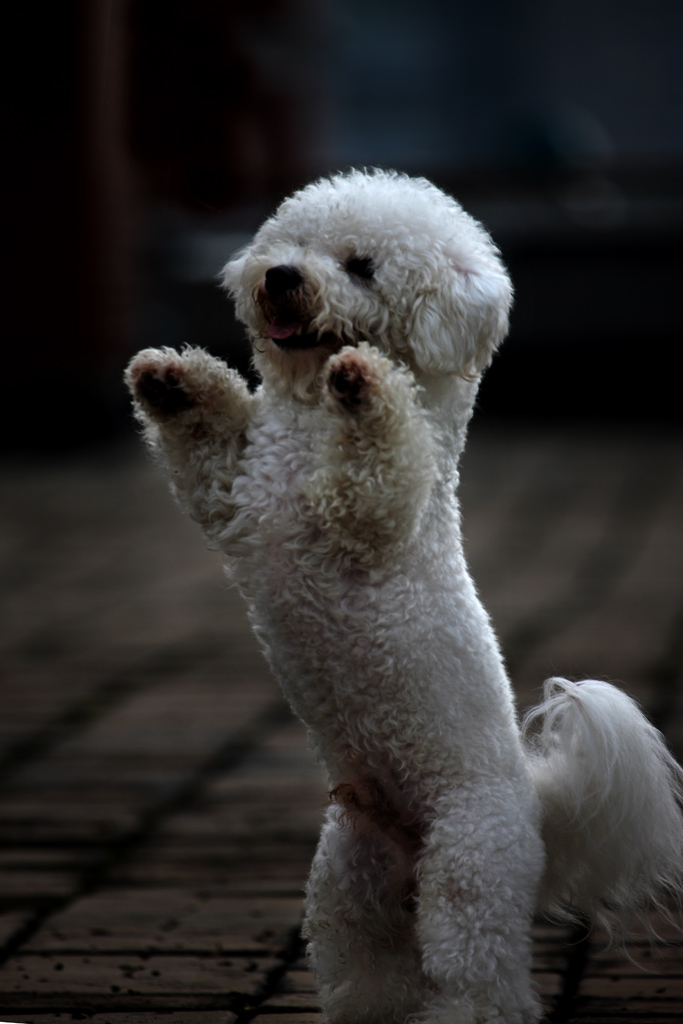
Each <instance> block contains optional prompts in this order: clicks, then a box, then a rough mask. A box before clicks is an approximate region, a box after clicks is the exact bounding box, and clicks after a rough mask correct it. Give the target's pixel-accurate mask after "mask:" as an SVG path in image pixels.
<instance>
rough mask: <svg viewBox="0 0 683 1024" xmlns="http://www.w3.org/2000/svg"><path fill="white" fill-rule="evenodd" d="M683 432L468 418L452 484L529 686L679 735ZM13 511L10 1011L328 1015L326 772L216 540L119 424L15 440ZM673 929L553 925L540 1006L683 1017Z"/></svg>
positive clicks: (682, 951)
mask: <svg viewBox="0 0 683 1024" xmlns="http://www.w3.org/2000/svg"><path fill="white" fill-rule="evenodd" d="M681 440H682V439H681V438H680V437H675V438H673V439H671V438H665V437H664V436H657V435H649V434H647V433H642V432H637V431H635V430H634V431H631V432H628V433H624V434H622V435H617V434H615V433H610V434H600V433H595V432H593V433H591V432H588V431H583V432H581V431H578V432H577V431H576V430H570V429H565V430H553V429H548V428H546V427H539V428H537V429H535V430H534V431H530V432H527V433H525V432H522V431H519V430H514V429H511V428H506V429H505V430H498V431H496V430H492V429H488V430H487V429H484V428H482V427H479V428H478V429H477V430H475V432H474V436H473V437H472V439H471V442H470V445H469V449H468V452H467V454H466V458H465V465H464V471H463V485H462V492H461V493H462V502H463V508H464V522H465V535H466V538H467V545H468V550H469V555H470V560H471V563H472V565H473V568H474V572H475V577H476V579H477V582H478V584H479V587H480V590H481V592H482V594H483V597H484V599H485V601H486V603H487V605H488V607H489V609H490V610H491V612H492V614H493V617H494V620H495V621H496V623H497V626H498V629H499V631H500V633H501V636H502V638H503V643H504V647H505V650H506V654H507V657H508V661H509V665H510V669H511V671H512V674H513V677H514V680H515V684H516V686H517V689H518V693H519V699H520V704H521V705H522V706H525V705H528V704H530V703H531V702H532V701H534V700H535V699H536V697H537V695H538V687H539V686H540V684H541V683H542V681H543V679H544V678H545V677H546V676H547V675H549V674H552V673H555V672H562V673H564V674H568V675H573V676H579V677H580V676H582V675H593V676H604V677H609V678H611V679H615V680H620V681H623V682H624V685H625V686H626V687H627V688H628V690H629V691H630V692H631V693H633V694H634V695H635V696H637V697H638V698H639V699H640V700H641V701H642V702H643V703H644V704H645V705H646V706H647V708H648V709H649V711H650V712H651V713H652V714H653V716H654V717H655V719H656V721H657V723H658V724H659V725H660V726H661V727H662V728H664V729H665V731H666V732H667V733H668V735H669V737H670V740H671V742H672V744H673V746H674V748H675V749H676V750H677V752H678V754H679V756H680V755H681V754H682V753H683V703H682V696H681V695H682V693H683V689H682V688H681V685H680V683H681V671H682V668H683V629H682V628H681V625H682V622H683V584H682V580H683V526H682V523H683V459H682V458H681V453H682V447H681ZM0 516H1V517H2V527H3V529H2V532H1V535H0V565H1V566H2V586H1V589H0V598H1V599H2V619H1V621H2V625H3V630H2V637H1V638H0V646H1V649H2V656H3V657H2V672H3V678H2V684H1V687H0V781H1V782H2V789H1V790H0V946H1V947H2V950H3V952H2V958H1V960H0V963H1V966H0V1020H2V1021H22V1022H26V1024H28V1022H36V1024H38V1022H40V1024H56V1022H57V1021H60V1022H62V1024H63V1022H64V1021H65V1020H67V1021H68V1020H72V1019H76V1020H79V1019H89V1020H92V1021H93V1022H95V1024H104V1022H105V1021H109V1022H111V1024H133V1022H135V1024H161V1022H164V1024H243V1022H247V1021H249V1020H252V1019H255V1020H256V1021H257V1024H304V1022H311V1024H318V1022H319V1012H318V1002H317V999H316V996H315V991H314V989H313V986H312V983H311V978H310V975H309V974H308V973H307V971H306V967H305V964H304V962H303V961H302V947H301V942H300V939H299V935H298V927H299V923H300V919H301V892H302V886H303V884H304V879H305V877H306V871H307V867H308V864H309V861H310V858H311V855H312V852H313V849H314V845H315V840H316V833H317V829H318V823H319V820H320V816H321V813H322V808H323V807H324V805H325V802H326V795H325V791H324V787H323V784H322V780H321V777H320V775H319V772H318V769H317V767H316V765H315V764H314V762H313V760H312V758H311V756H310V755H309V753H308V752H307V750H306V747H305V743H304V737H303V730H302V728H301V726H300V725H299V724H298V723H297V722H296V721H295V720H294V719H293V718H292V717H291V715H290V713H289V712H288V710H287V709H286V708H285V706H284V704H283V702H282V700H281V699H280V696H279V694H278V691H277V688H276V687H275V685H274V683H273V682H272V680H271V679H270V677H269V675H268V672H267V670H266V667H265V665H264V663H263V662H262V659H261V656H260V654H259V652H258V651H257V649H256V646H255V643H254V641H253V640H252V638H251V636H250V635H249V632H248V629H247V626H246V622H245V616H244V612H243V609H242V607H241V603H240V600H239V598H238V596H237V595H236V594H235V593H234V592H233V591H232V590H230V589H229V588H228V587H227V586H226V584H225V582H224V579H223V577H222V574H221V569H220V559H219V558H218V557H217V556H215V555H212V554H210V553H208V552H206V551H205V550H204V548H203V546H202V543H201V539H200V537H199V533H198V531H197V529H196V527H194V526H193V525H192V524H191V523H190V522H188V521H187V520H184V519H183V518H182V517H181V516H180V515H179V514H178V513H177V511H176V510H175V508H174V507H173V505H172V503H171V501H170V499H169V497H168V495H167V492H166V488H165V485H164V484H163V482H162V481H161V480H160V479H159V478H158V477H157V476H156V474H155V471H154V470H153V468H152V467H151V466H150V465H149V464H148V463H147V462H146V461H145V459H144V457H143V456H142V455H140V454H139V453H138V452H137V449H134V448H132V447H131V448H130V449H129V448H124V449H122V450H121V451H119V452H118V453H115V454H112V453H108V454H104V453H102V454H100V455H99V456H89V457H87V458H85V457H83V458H80V459H74V460H73V461H70V462H65V463H64V464H59V465H57V464H46V465H42V466H41V465H33V466H26V465H14V464H12V463H7V464H5V465H4V466H3V467H2V470H1V472H0ZM662 930H663V935H664V937H665V938H669V939H670V942H669V944H668V945H666V944H665V943H664V942H662V943H660V944H659V945H658V946H657V948H655V950H654V954H656V956H653V951H652V950H651V949H650V948H649V946H648V945H647V943H646V941H645V939H644V937H643V936H637V935H636V936H635V937H634V939H633V940H632V941H631V942H630V944H629V947H628V951H627V953H628V955H625V954H623V953H621V952H618V951H616V952H615V951H611V952H607V953H605V952H599V949H598V946H599V943H598V941H597V940H599V938H600V937H599V936H595V937H594V938H593V939H591V941H590V942H588V941H585V940H580V938H579V937H578V936H572V935H571V934H569V933H568V932H567V931H566V930H563V929H560V928H556V927H552V926H550V925H547V924H542V923H539V924H538V926H537V928H536V931H535V973H536V978H537V981H538V984H539V986H540V989H541V992H542V994H543V997H544V1000H545V1002H546V1006H547V1009H548V1012H549V1014H551V1015H552V1016H553V1018H554V1020H555V1021H556V1022H558V1024H560V1022H562V1021H569V1020H577V1021H583V1022H587V1021H600V1022H604V1024H607V1022H609V1021H616V1020H619V1021H655V1020H656V1021H674V1020H676V1021H680V1020H681V1019H683V947H682V945H681V941H680V937H678V936H677V935H676V933H675V932H674V931H672V930H671V929H668V930H667V928H666V926H665V925H664V927H663V929H662ZM629 955H630V956H632V957H633V959H634V960H636V961H638V962H640V963H641V964H643V965H644V967H645V968H646V969H645V970H644V969H642V968H641V967H639V966H638V965H637V964H636V963H634V962H633V961H632V960H631V959H629Z"/></svg>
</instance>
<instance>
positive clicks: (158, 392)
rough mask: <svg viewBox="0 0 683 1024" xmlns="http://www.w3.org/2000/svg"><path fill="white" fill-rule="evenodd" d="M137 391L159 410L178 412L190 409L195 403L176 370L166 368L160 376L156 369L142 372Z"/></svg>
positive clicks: (144, 399)
mask: <svg viewBox="0 0 683 1024" xmlns="http://www.w3.org/2000/svg"><path fill="white" fill-rule="evenodd" d="M136 391H137V392H138V395H139V396H140V398H141V399H143V401H145V402H146V403H147V404H148V405H150V406H152V408H154V409H158V410H159V412H164V413H169V414H173V413H178V412H182V411H183V410H184V409H189V408H190V406H191V405H192V404H193V403H192V399H191V398H190V397H189V395H188V394H187V392H186V391H184V390H183V388H182V385H181V380H180V377H179V375H178V374H177V373H176V372H175V371H174V370H166V371H165V373H164V374H163V376H159V374H158V372H155V371H154V370H148V371H146V372H145V373H142V374H141V375H140V378H139V380H138V382H137V387H136Z"/></svg>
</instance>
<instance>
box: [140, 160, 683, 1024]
mask: <svg viewBox="0 0 683 1024" xmlns="http://www.w3.org/2000/svg"><path fill="white" fill-rule="evenodd" d="M224 281H225V285H226V287H227V288H228V290H229V291H230V292H231V294H232V295H233V297H234V298H235V301H236V306H237V312H238V315H239V316H240V317H241V319H242V320H243V321H244V323H245V324H246V326H247V329H248V331H249V334H250V337H251V340H252V344H253V350H254V361H255V363H256V365H257V367H258V369H259V370H260V372H261V374H262V377H263V384H262V385H261V386H260V387H259V388H258V390H257V391H256V393H255V394H253V395H252V394H249V393H248V391H247V389H246V387H245V385H244V383H243V382H242V381H241V380H240V378H239V377H238V376H237V375H236V374H234V373H233V372H232V371H229V370H228V369H227V368H226V367H225V366H224V365H223V364H222V363H220V362H219V361H217V360H215V359H212V358H211V357H209V356H208V355H206V354H205V353H203V352H201V351H198V350H196V349H186V350H185V351H184V352H182V353H180V354H178V353H176V352H174V351H172V350H168V349H164V350H161V351H154V350H147V351H146V352H142V353H140V355H139V356H137V357H136V358H135V359H134V360H133V362H132V363H131V365H130V367H129V368H128V371H127V380H128V383H129V385H130V387H131V390H132V392H133V395H134V399H135V408H136V412H137V415H138V417H139V419H140V421H141V422H142V424H143V425H144V429H145V434H146V437H147V440H148V443H149V445H150V446H151V448H152V450H153V451H154V452H155V453H156V454H157V456H158V457H159V459H160V460H161V461H162V463H163V464H164V465H165V467H166V469H167V472H168V474H169V477H170V480H171V484H172V487H173V490H174V492H175V494H176V496H177V498H178V501H179V502H180V504H181V506H182V507H183V508H184V509H185V510H186V511H187V512H189V513H190V514H191V515H192V516H193V517H194V518H195V519H197V521H198V522H199V523H200V524H201V525H202V527H203V529H204V531H205V533H206V535H207V537H208V538H209V540H210V541H211V543H212V544H214V545H216V546H218V547H220V548H221V549H222V550H223V551H224V552H225V553H226V555H227V556H229V559H230V562H231V572H232V574H233V576H234V578H235V580H236V581H237V583H238V585H239V586H240V588H241V590H242V592H243V594H244V596H245V598H246V600H247V602H248V606H249V613H250V616H251V621H252V623H253V625H254V629H255V631H256V634H257V636H258V637H259V639H260V640H261V642H262V644H263V647H264V650H265V652H266V655H267V657H268V659H269V661H270V663H271V665H272V667H273V670H274V672H275V673H276V675H277V677H278V679H279V681H280V683H281V685H282V688H283V690H284V693H285V695H286V696H287V698H288V700H289V701H290V702H291V704H292V707H293V708H294V710H295V711H296V712H297V714H298V715H299V716H300V717H301V719H302V720H303V721H304V723H305V724H306V727H307V729H308V735H309V739H310V743H311V745H312V747H313V749H314V750H315V751H316V753H317V754H318V756H319V758H320V761H321V763H322V764H323V766H324V768H325V770H326V772H327V775H328V778H329V785H330V791H331V796H332V803H331V805H330V808H329V812H328V814H327V819H326V823H325V825H324V827H323V831H322V836H321V839H320V845H319V848H318V852H317V854H316V856H315V859H314V862H313V867H312V870H311V877H310V881H309V886H308V894H307V900H306V923H305V933H306V935H307V937H308V940H309V956H310V961H311V965H312V967H313V970H314V972H315V975H316V977H317V980H318V984H319V988H320V992H321V996H322V1001H323V1007H324V1010H325V1014H326V1019H327V1020H328V1021H330V1022H333V1024H351V1022H353V1024H362V1022H367V1024H385V1022H386V1024H389V1022H397V1024H398V1022H402V1021H405V1020H406V1019H407V1018H411V1019H419V1020H422V1021H425V1022H429V1024H456V1022H457V1024H465V1022H467V1024H475V1022H477V1024H480V1022H484V1021H494V1020H495V1021H501V1022H502V1021H505V1022H508V1024H522V1022H532V1021H536V1020H537V1019H538V1017H539V1016H540V1006H539V1002H538V999H537V997H536V994H535V992H534V990H533V986H532V983H531V978H530V965H531V940H530V925H531V920H532V915H533V913H534V911H535V909H536V907H537V906H538V903H539V900H541V901H542V902H543V903H544V904H545V905H547V906H550V907H553V908H555V909H557V907H558V905H562V906H564V905H566V904H569V912H570V913H591V914H599V913H602V912H604V911H605V910H606V909H607V907H608V906H609V907H610V908H611V909H613V910H614V909H616V910H620V911H623V912H624V913H625V914H627V913H628V912H629V911H630V910H633V909H635V910H639V909H641V908H642V907H643V906H645V905H646V904H647V902H648V901H652V900H653V899H654V900H657V899H663V898H664V897H665V896H666V894H667V893H668V892H671V891H672V892H674V893H677V892H680V888H681V866H682V865H681V859H682V858H681V849H682V848H683V828H682V826H681V817H680V814H679V810H678V800H679V798H680V787H681V772H680V769H679V768H678V766H677V765H676V763H675V762H674V761H673V759H672V758H671V757H670V755H669V754H668V753H667V751H666V748H665V747H664V744H663V741H662V740H661V737H660V736H659V734H658V733H657V732H656V731H655V730H654V729H653V728H652V727H651V726H650V725H649V724H648V723H647V722H646V720H645V719H644V717H643V716H642V714H641V713H640V712H639V711H638V709H637V708H636V707H635V705H634V704H633V703H632V702H631V701H630V700H629V699H628V698H626V697H625V696H624V695H623V694H622V693H620V692H619V691H618V690H616V689H615V688H614V687H611V686H609V685H608V684H606V683H596V682H593V681H588V682H584V683H576V684H574V683H569V682H567V681H563V680H553V681H551V683H550V684H549V689H548V691H547V695H546V699H545V701H544V703H543V704H542V705H541V707H540V709H538V710H537V711H536V712H534V716H535V718H537V719H540V720H541V723H542V726H541V729H540V733H539V735H537V736H536V737H535V738H534V739H532V740H530V741H529V744H528V747H527V748H526V749H525V747H524V745H523V743H522V739H521V735H520V730H519V727H518V723H517V717H516V711H515V707H514V701H513V697H512V693H511V689H510V684H509V682H508V679H507V676H506V673H505V669H504V666H503V661H502V658H501V654H500V651H499V647H498V642H497V640H496V636H495V634H494V632H493V629H492V627H491V624H490V622H489V619H488V617H487V615H486V612H485V611H484V609H483V607H482V605H481V603H480V601H479V599H478V597H477V594H476V591H475V588H474V585H473V583H472V581H471V578H470V576H469V574H468V572H467V568H466V565H465V561H464V557H463V551H462V543H461V536H460V518H459V510H458V504H457V500H456V496H455V492H456V486H457V481H458V473H457V464H458V458H459V455H460V452H461V450H462V447H463V444H464V440H465V432H466V427H467V423H468V420H469V417H470V415H471V411H472V406H473V403H474V399H475V395H476V390H477V385H478V381H479V376H480V374H481V371H482V370H483V369H484V368H485V366H486V365H487V363H488V362H489V360H490V358H491V356H492V354H493V352H494V350H495V348H496V346H497V345H498V344H499V343H500V341H501V340H502V338H503V336H504V334H505V332H506V330H507V319H508V312H509V307H510V303H511V297H512V289H511V286H510V282H509V279H508V276H507V273H506V271H505V269H504V267H503V265H502V263H501V261H500V258H499V256H498V253H497V251H496V249H495V247H494V245H493V243H492V242H491V240H490V238H489V237H488V235H487V234H486V232H485V231H484V230H483V228H482V227H481V226H480V225H479V224H477V223H476V222H475V221H474V220H472V218H471V217H469V216H468V215H467V214H466V213H465V212H464V211H463V210H462V209H461V207H460V206H459V205H458V204H457V203H456V202H455V201H454V200H453V199H451V198H449V197H447V196H446V195H444V194H443V193H442V192H440V191H439V190H438V189H437V188H435V187H434V186H433V185H430V184H429V183H428V182H426V181H423V180H412V179H409V178H407V177H404V176H401V175H397V174H394V173H388V172H380V171H377V172H372V173H361V172H352V173H350V174H348V175H340V176H337V177H334V178H332V179H326V180H322V181H319V182H317V183H315V184H313V185H309V186H308V187H307V188H305V189H303V190H302V191H301V192H298V193H297V194H296V195H294V196H292V197H291V198H290V199H288V200H286V201H285V202H284V203H283V204H282V205H281V207H280V208H279V210H278V211H277V213H276V214H275V216H274V217H273V218H271V219H270V220H269V221H267V222H266V224H264V226H263V227H262V228H261V230H260V231H259V232H258V234H257V235H256V237H255V239H254V241H253V242H252V244H251V245H250V246H248V247H247V248H246V249H245V250H244V251H243V252H242V253H241V254H239V255H238V256H237V257H235V259H233V260H232V261H231V262H230V263H229V264H228V265H227V267H226V268H225V271H224Z"/></svg>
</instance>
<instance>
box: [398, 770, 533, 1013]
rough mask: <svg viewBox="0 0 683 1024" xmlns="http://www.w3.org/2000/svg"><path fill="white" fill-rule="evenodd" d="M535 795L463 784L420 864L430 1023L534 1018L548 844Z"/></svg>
mask: <svg viewBox="0 0 683 1024" xmlns="http://www.w3.org/2000/svg"><path fill="white" fill-rule="evenodd" d="M532 801H533V797H531V798H530V795H529V794H528V793H527V794H524V793H522V794H520V793H519V792H516V791H515V788H514V787H513V786H512V785H511V786H510V787H506V789H505V790H504V791H500V790H499V791H498V792H496V791H495V790H494V789H492V786H491V783H488V784H486V783H482V784H479V785H477V786H467V785H463V787H462V791H461V792H459V793H458V794H457V805H452V806H451V807H450V808H449V809H448V810H446V812H445V813H444V814H442V815H441V816H440V817H439V818H438V819H437V820H436V822H435V823H434V825H433V827H432V829H431V831H430V833H429V835H428V836H427V837H426V840H425V847H424V850H423V853H422V856H421V858H420V861H419V866H418V885H419V897H418V914H417V917H418V920H417V934H418V941H419V944H420V948H421V952H422V965H423V969H424V972H425V974H426V975H427V977H428V978H429V980H430V981H431V983H432V985H433V987H434V992H433V995H431V996H430V997H429V998H428V999H427V1001H426V1004H425V1006H424V1008H423V1010H422V1011H421V1012H420V1013H419V1014H418V1016H417V1019H418V1020H419V1021H420V1022H423V1024H484V1022H494V1021H495V1022H496V1024H534V1022H536V1021H537V1020H538V1019H539V1018H540V1016H541V1006H540V1003H539V1001H538V998H537V996H536V993H535V992H534V988H533V985H532V981H531V936H530V929H531V922H532V916H533V912H534V907H535V902H536V893H537V890H538V885H539V881H540V877H541V874H542V871H543V864H544V851H543V845H542V842H541V839H540V835H539V832H538V828H537V824H536V822H535V818H536V812H535V807H534V804H533V802H532Z"/></svg>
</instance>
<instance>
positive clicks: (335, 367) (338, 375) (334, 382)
mask: <svg viewBox="0 0 683 1024" xmlns="http://www.w3.org/2000/svg"><path fill="white" fill-rule="evenodd" d="M390 372H391V364H390V363H389V360H387V359H385V358H384V357H383V356H382V355H380V353H379V352H377V351H376V350H375V349H372V348H371V347H370V346H369V345H367V344H361V345H360V346H359V347H358V348H350V347H349V348H344V349H342V350H341V352H338V353H337V355H334V356H332V357H331V359H330V360H329V362H328V364H327V381H326V384H327V394H328V396H329V398H330V399H332V401H333V404H338V405H340V406H342V407H343V408H344V409H345V410H347V411H348V412H359V411H360V409H361V408H362V407H363V406H364V405H365V406H367V405H369V404H371V403H372V401H373V399H374V398H375V397H376V396H377V395H378V394H379V393H380V391H381V390H382V384H383V381H384V380H385V379H386V377H387V376H388V375H389V373H390Z"/></svg>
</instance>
